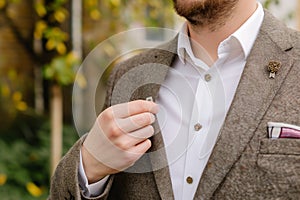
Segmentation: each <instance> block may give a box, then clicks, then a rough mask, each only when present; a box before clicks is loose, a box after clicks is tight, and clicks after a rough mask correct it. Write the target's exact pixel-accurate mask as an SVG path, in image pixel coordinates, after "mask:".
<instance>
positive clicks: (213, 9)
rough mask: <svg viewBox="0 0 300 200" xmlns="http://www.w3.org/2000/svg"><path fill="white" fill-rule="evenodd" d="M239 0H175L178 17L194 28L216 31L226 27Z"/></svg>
mask: <svg viewBox="0 0 300 200" xmlns="http://www.w3.org/2000/svg"><path fill="white" fill-rule="evenodd" d="M238 1H239V0H173V2H174V8H175V10H176V12H177V13H178V15H180V16H182V17H184V18H186V19H187V20H188V21H189V22H190V24H191V25H192V26H194V27H200V28H201V27H208V28H209V30H211V31H215V30H216V29H218V28H219V27H222V26H224V25H225V23H226V21H227V20H228V19H229V18H230V17H231V14H232V12H233V10H234V8H235V7H236V4H237V3H238Z"/></svg>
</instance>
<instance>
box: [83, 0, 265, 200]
mask: <svg viewBox="0 0 300 200" xmlns="http://www.w3.org/2000/svg"><path fill="white" fill-rule="evenodd" d="M263 17H264V11H263V8H262V5H261V4H260V3H258V7H257V9H256V11H255V12H254V14H253V15H252V16H251V17H250V18H249V19H248V20H247V21H246V22H245V23H244V24H243V25H242V26H241V27H240V28H239V29H238V30H237V31H236V32H235V33H233V34H232V35H230V36H229V37H228V38H226V39H225V40H224V41H222V42H221V43H220V45H219V47H218V59H217V60H216V62H215V63H214V64H213V65H212V66H210V67H209V66H208V65H206V64H205V63H204V62H202V61H201V60H200V59H198V58H196V57H195V56H194V53H193V51H192V48H191V44H190V39H189V38H188V36H187V35H188V34H187V33H188V29H187V25H186V24H184V25H183V27H182V29H181V31H180V33H179V36H178V49H177V53H178V58H177V59H176V60H175V62H174V64H173V65H174V66H173V67H172V68H170V70H169V73H168V75H167V77H166V79H165V81H164V83H163V84H162V86H161V89H160V91H159V94H158V98H157V99H156V103H158V104H159V105H160V112H159V113H158V114H157V119H158V123H159V125H160V128H161V131H162V135H163V140H164V143H165V148H166V153H167V159H168V164H169V169H170V175H171V182H172V188H173V192H174V196H175V199H176V200H180V199H184V200H189V199H193V198H194V195H195V192H196V189H197V186H198V183H199V181H200V178H201V175H202V172H203V170H204V168H205V166H206V164H207V161H208V159H209V156H210V154H211V152H212V149H213V147H214V145H215V142H216V140H217V137H218V135H219V132H220V129H221V126H222V124H223V122H224V119H225V116H226V114H227V112H228V109H229V107H230V105H231V102H232V100H233V97H234V94H235V91H236V88H237V85H238V83H239V80H240V77H241V74H242V72H243V69H244V66H245V63H246V59H247V57H248V55H249V53H250V51H251V48H252V46H253V44H254V41H255V39H256V37H257V34H258V32H259V29H260V26H261V24H262V21H263ZM202 55H203V52H202ZM79 175H80V176H79V177H80V178H79V181H80V185H81V186H82V187H83V188H84V189H85V195H87V196H89V195H93V196H94V195H98V194H100V193H101V192H102V191H103V186H104V184H105V181H106V180H101V181H100V182H98V183H96V184H93V185H88V183H87V178H86V176H85V173H84V169H83V167H82V160H81V159H80V167H79ZM106 179H107V178H106ZM95 186H96V187H95ZM200 192H201V191H200Z"/></svg>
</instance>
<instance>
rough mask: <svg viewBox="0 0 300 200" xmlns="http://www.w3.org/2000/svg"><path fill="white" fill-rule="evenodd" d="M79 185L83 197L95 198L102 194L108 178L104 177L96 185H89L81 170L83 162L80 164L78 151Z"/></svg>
mask: <svg viewBox="0 0 300 200" xmlns="http://www.w3.org/2000/svg"><path fill="white" fill-rule="evenodd" d="M78 171H79V172H78V173H79V177H78V178H79V185H80V187H81V189H82V190H83V191H82V192H83V195H84V196H86V197H95V196H99V195H100V194H101V193H103V192H104V189H105V185H106V182H107V180H108V178H109V175H108V176H105V177H104V178H102V179H101V180H100V181H98V182H96V183H92V184H89V183H88V179H87V177H86V174H85V171H84V168H83V162H82V154H81V150H80V163H79V170H78Z"/></svg>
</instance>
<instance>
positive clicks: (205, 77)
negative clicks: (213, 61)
mask: <svg viewBox="0 0 300 200" xmlns="http://www.w3.org/2000/svg"><path fill="white" fill-rule="evenodd" d="M204 79H205V80H206V82H209V81H210V80H211V75H210V74H205V76H204Z"/></svg>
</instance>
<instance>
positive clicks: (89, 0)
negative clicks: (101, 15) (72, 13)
mask: <svg viewBox="0 0 300 200" xmlns="http://www.w3.org/2000/svg"><path fill="white" fill-rule="evenodd" d="M85 2H86V5H87V6H89V7H93V6H96V5H98V2H97V0H86V1H85Z"/></svg>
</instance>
